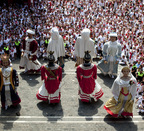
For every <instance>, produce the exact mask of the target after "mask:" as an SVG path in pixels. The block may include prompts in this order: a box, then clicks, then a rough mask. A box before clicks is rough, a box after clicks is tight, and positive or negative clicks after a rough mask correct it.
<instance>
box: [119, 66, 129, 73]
mask: <svg viewBox="0 0 144 131" xmlns="http://www.w3.org/2000/svg"><path fill="white" fill-rule="evenodd" d="M126 69H128V70H129V72H130V68H129V67H128V66H125V67H123V68H122V70H121V72H123V70H126Z"/></svg>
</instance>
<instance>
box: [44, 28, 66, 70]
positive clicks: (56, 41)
mask: <svg viewBox="0 0 144 131" xmlns="http://www.w3.org/2000/svg"><path fill="white" fill-rule="evenodd" d="M50 51H54V54H53V55H54V57H55V62H57V61H59V65H60V66H61V67H62V68H64V60H63V57H64V56H65V47H64V42H63V38H62V36H61V35H59V31H58V29H57V28H56V27H54V28H52V30H51V38H50V40H49V44H48V47H47V52H50ZM48 55H49V53H48Z"/></svg>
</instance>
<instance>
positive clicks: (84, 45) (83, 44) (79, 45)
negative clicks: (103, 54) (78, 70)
mask: <svg viewBox="0 0 144 131" xmlns="http://www.w3.org/2000/svg"><path fill="white" fill-rule="evenodd" d="M87 50H89V51H90V55H91V57H92V58H93V57H94V55H95V53H94V41H93V40H92V39H91V38H90V30H89V29H88V28H85V29H83V30H82V32H81V36H80V37H78V38H77V40H76V44H75V52H74V55H75V56H76V57H77V62H76V65H75V66H78V65H80V64H83V57H84V54H85V51H87Z"/></svg>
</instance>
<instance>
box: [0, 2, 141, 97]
mask: <svg viewBox="0 0 144 131" xmlns="http://www.w3.org/2000/svg"><path fill="white" fill-rule="evenodd" d="M53 27H57V28H58V30H59V34H60V35H61V36H62V38H63V40H64V46H65V55H66V57H67V58H72V59H76V56H75V54H74V51H75V49H74V47H75V43H76V40H77V38H78V37H79V36H80V35H81V31H82V30H83V29H84V28H88V29H90V38H91V39H92V40H94V42H95V57H98V58H100V59H101V58H102V57H103V53H102V49H103V46H104V44H105V43H106V42H108V41H109V34H110V32H116V33H117V42H118V43H120V44H121V47H122V53H121V58H120V59H119V64H122V65H127V66H129V67H130V70H131V72H132V74H133V76H135V77H136V79H137V81H138V91H140V92H141V93H138V95H140V97H141V95H142V92H143V91H144V88H143V85H144V83H143V82H144V73H143V72H144V35H143V34H144V2H143V0H129V1H127V0H62V1H61V0H53V1H48V0H35V1H34V3H33V4H32V5H31V7H30V8H29V7H28V6H27V5H21V6H17V5H15V4H13V5H9V6H8V7H7V6H6V5H5V4H4V5H3V6H2V7H0V54H4V53H7V54H10V56H11V60H14V59H15V58H16V57H17V58H20V57H21V51H22V40H23V38H25V37H26V35H27V32H26V31H27V30H28V29H29V28H31V29H34V30H35V40H36V41H37V42H38V52H37V57H38V58H40V57H43V58H46V56H47V46H48V44H49V40H50V37H51V34H50V32H51V29H52V28H53ZM138 99H139V97H138Z"/></svg>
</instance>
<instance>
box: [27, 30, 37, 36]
mask: <svg viewBox="0 0 144 131" xmlns="http://www.w3.org/2000/svg"><path fill="white" fill-rule="evenodd" d="M27 33H29V34H32V35H34V34H35V32H34V31H33V30H31V29H28V30H27Z"/></svg>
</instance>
